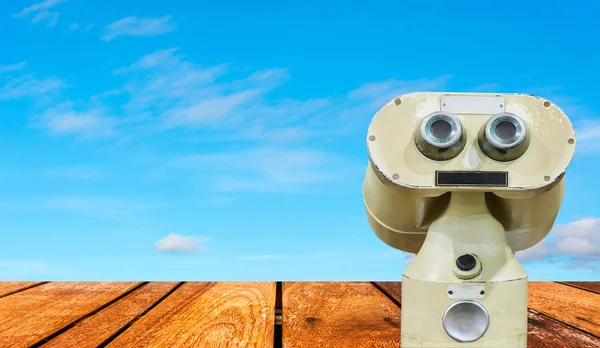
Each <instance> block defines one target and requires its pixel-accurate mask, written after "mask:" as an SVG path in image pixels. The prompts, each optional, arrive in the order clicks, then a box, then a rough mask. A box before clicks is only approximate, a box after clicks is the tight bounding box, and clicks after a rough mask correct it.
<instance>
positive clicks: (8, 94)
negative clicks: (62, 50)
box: [0, 66, 65, 101]
mask: <svg viewBox="0 0 600 348" xmlns="http://www.w3.org/2000/svg"><path fill="white" fill-rule="evenodd" d="M19 68H22V67H15V66H13V67H12V69H13V70H12V71H17V70H18V69H19ZM64 86H65V84H64V82H63V81H62V80H60V79H58V78H55V77H45V78H38V77H36V76H35V75H33V74H25V75H20V76H14V77H10V78H8V79H4V80H2V79H1V75H0V101H2V100H9V99H17V98H25V97H43V96H47V95H48V93H50V92H55V91H58V90H60V89H62V88H63V87H64Z"/></svg>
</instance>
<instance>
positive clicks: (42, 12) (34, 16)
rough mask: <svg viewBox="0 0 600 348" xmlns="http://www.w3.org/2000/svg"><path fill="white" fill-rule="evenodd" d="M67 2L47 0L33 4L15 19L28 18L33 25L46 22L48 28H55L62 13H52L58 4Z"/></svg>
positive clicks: (63, 0)
mask: <svg viewBox="0 0 600 348" xmlns="http://www.w3.org/2000/svg"><path fill="white" fill-rule="evenodd" d="M66 1H67V0H46V1H43V2H40V3H36V4H33V5H31V6H29V7H26V8H24V9H22V10H21V11H20V12H19V13H17V14H14V15H13V17H14V18H28V19H29V20H30V21H31V22H32V23H39V22H46V25H47V26H48V27H54V26H55V25H56V23H57V22H58V17H59V15H60V12H58V11H52V9H53V8H54V7H56V6H57V5H58V4H60V3H63V2H66Z"/></svg>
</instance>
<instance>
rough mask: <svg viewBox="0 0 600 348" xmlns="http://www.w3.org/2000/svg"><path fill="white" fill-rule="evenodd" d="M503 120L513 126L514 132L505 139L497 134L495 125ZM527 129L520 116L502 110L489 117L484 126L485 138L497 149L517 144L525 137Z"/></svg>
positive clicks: (508, 147)
mask: <svg viewBox="0 0 600 348" xmlns="http://www.w3.org/2000/svg"><path fill="white" fill-rule="evenodd" d="M503 122H509V123H511V124H512V125H513V126H514V127H515V132H514V133H515V134H514V135H513V136H512V137H510V138H507V139H503V138H502V137H500V136H499V135H498V132H497V127H498V125H500V124H501V123H503ZM526 135H527V129H526V127H525V123H524V122H523V120H521V118H520V117H519V116H517V115H515V114H511V113H508V112H503V113H500V114H496V115H494V116H492V118H490V120H489V121H488V122H487V124H486V126H485V138H486V139H487V140H488V141H489V142H490V143H491V144H492V145H493V146H494V147H496V148H498V149H510V148H512V147H515V146H517V145H519V144H520V143H521V142H523V140H524V139H525V136H526Z"/></svg>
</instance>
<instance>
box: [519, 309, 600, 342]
mask: <svg viewBox="0 0 600 348" xmlns="http://www.w3.org/2000/svg"><path fill="white" fill-rule="evenodd" d="M528 314H529V318H528V322H529V328H528V331H529V332H528V334H527V347H528V348H547V347H557V348H573V347H600V339H598V338H596V337H593V336H591V335H588V334H586V333H583V332H581V331H579V330H576V329H574V328H572V327H570V326H567V325H565V324H563V323H561V322H559V321H557V320H554V319H552V318H548V317H546V316H543V315H541V314H539V313H536V312H533V311H529V313H528Z"/></svg>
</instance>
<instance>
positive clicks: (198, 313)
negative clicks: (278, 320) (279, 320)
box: [107, 282, 276, 348]
mask: <svg viewBox="0 0 600 348" xmlns="http://www.w3.org/2000/svg"><path fill="white" fill-rule="evenodd" d="M275 289H276V284H275V283H241V282H240V283H196V282H194V283H184V284H183V285H182V286H181V287H179V288H178V289H177V290H175V291H174V292H173V293H172V294H171V295H170V296H169V297H167V298H166V299H165V300H164V301H162V302H161V303H160V304H159V305H157V306H156V307H155V308H154V309H152V310H151V311H150V312H148V314H146V315H145V316H143V317H141V318H140V319H139V320H138V321H137V322H135V323H134V324H133V325H132V326H131V327H130V328H128V329H127V330H126V331H125V332H123V333H122V334H121V335H119V336H117V337H116V338H115V339H114V340H113V341H112V342H109V343H108V345H107V346H108V347H220V346H221V345H222V344H223V342H230V344H232V345H233V346H235V347H256V348H259V347H260V348H262V347H273V341H274V337H273V328H274V325H275V323H274V316H275Z"/></svg>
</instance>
